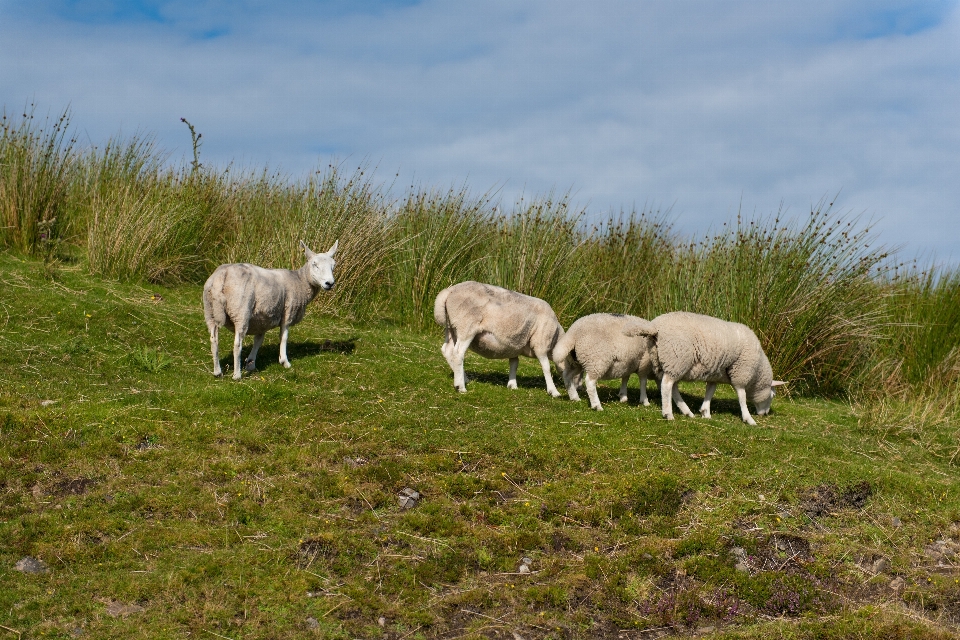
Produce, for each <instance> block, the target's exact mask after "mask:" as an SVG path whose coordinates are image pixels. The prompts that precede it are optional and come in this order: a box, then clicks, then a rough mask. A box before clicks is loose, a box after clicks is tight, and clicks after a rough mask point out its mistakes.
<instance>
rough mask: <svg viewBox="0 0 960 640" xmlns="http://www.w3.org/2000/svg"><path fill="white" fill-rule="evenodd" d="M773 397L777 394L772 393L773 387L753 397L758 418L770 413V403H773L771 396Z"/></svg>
mask: <svg viewBox="0 0 960 640" xmlns="http://www.w3.org/2000/svg"><path fill="white" fill-rule="evenodd" d="M775 395H777V394H776V393H774V391H773V387H767V388H766V389H764V390H763V391H761V392H760V393H758V394H757V395H755V396H754V397H753V402H754V404H756V405H757V415H758V416H765V415H767V414H768V413H770V403H771V402H773V396H775ZM760 398H763V399H762V400H761V399H760Z"/></svg>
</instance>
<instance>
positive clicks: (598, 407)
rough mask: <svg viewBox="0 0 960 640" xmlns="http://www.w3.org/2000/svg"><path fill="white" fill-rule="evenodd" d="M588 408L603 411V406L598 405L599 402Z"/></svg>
mask: <svg viewBox="0 0 960 640" xmlns="http://www.w3.org/2000/svg"><path fill="white" fill-rule="evenodd" d="M590 408H591V409H593V410H594V411H603V407H602V406H600V405H599V404H598V405H596V406H593V405H591V406H590Z"/></svg>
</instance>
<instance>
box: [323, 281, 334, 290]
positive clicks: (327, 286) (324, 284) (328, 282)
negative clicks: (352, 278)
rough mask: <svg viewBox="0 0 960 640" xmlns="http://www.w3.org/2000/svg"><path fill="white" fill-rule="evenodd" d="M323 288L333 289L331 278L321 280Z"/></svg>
mask: <svg viewBox="0 0 960 640" xmlns="http://www.w3.org/2000/svg"><path fill="white" fill-rule="evenodd" d="M323 288H324V289H333V280H324V282H323Z"/></svg>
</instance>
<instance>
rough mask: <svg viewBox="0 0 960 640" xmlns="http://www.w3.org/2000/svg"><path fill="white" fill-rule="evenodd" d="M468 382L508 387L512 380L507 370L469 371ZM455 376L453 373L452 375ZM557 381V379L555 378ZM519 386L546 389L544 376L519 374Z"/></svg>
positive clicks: (520, 387) (561, 383) (521, 387)
mask: <svg viewBox="0 0 960 640" xmlns="http://www.w3.org/2000/svg"><path fill="white" fill-rule="evenodd" d="M466 374H467V384H470V383H471V382H482V383H484V384H489V385H493V386H495V387H506V386H507V381H508V380H510V374H509V373H507V372H504V373H494V372H483V373H478V372H476V371H467V372H466ZM450 377H451V378H452V377H453V374H451V376H450ZM554 382H556V380H554ZM560 386H563V381H562V380H561V382H560ZM517 388H519V389H545V388H546V384H545V383H544V381H543V376H542V375H540V376H522V375H520V374H517Z"/></svg>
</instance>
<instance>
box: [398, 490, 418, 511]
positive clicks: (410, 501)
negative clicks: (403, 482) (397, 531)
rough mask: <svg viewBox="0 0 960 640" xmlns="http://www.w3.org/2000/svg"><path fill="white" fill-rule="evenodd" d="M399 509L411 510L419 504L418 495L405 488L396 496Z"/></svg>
mask: <svg viewBox="0 0 960 640" xmlns="http://www.w3.org/2000/svg"><path fill="white" fill-rule="evenodd" d="M397 500H398V501H399V502H400V508H401V509H413V508H414V507H415V506H417V505H418V504H419V503H420V493H419V492H417V491H414V490H413V489H411V488H410V487H405V488H404V489H403V491H401V492H400V495H399V496H397Z"/></svg>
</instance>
